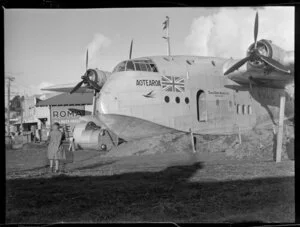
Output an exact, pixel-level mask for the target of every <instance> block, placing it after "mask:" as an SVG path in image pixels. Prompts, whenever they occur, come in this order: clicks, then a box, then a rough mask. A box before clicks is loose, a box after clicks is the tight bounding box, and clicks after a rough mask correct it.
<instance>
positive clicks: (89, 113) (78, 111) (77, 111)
mask: <svg viewBox="0 0 300 227" xmlns="http://www.w3.org/2000/svg"><path fill="white" fill-rule="evenodd" d="M68 110H70V111H71V112H73V113H76V114H78V115H81V116H86V115H91V114H92V112H91V111H88V110H80V109H76V108H69V109H68Z"/></svg>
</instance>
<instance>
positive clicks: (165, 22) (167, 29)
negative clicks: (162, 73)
mask: <svg viewBox="0 0 300 227" xmlns="http://www.w3.org/2000/svg"><path fill="white" fill-rule="evenodd" d="M163 25H164V27H163V30H165V29H166V33H167V36H164V37H163V38H164V39H166V40H167V42H168V46H167V51H168V56H171V48H170V37H169V26H170V18H169V17H168V16H166V20H165V21H164V23H163Z"/></svg>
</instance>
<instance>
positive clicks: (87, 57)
mask: <svg viewBox="0 0 300 227" xmlns="http://www.w3.org/2000/svg"><path fill="white" fill-rule="evenodd" d="M88 66H89V49H87V50H86V58H85V70H88Z"/></svg>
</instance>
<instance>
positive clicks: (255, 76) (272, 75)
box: [223, 59, 294, 88]
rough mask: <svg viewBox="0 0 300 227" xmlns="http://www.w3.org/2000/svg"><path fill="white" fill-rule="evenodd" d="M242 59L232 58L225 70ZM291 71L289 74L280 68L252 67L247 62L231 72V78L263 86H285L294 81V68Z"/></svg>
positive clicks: (239, 81) (243, 82)
mask: <svg viewBox="0 0 300 227" xmlns="http://www.w3.org/2000/svg"><path fill="white" fill-rule="evenodd" d="M239 61H240V60H233V59H230V60H228V61H227V62H225V64H224V66H223V70H224V72H226V71H227V69H229V68H230V67H231V66H233V65H234V64H236V63H237V62H239ZM290 69H291V73H289V74H287V73H284V72H281V71H278V70H274V69H272V68H269V69H268V70H266V69H263V68H254V67H252V68H250V67H247V64H244V65H242V66H240V67H239V68H238V69H237V70H235V71H233V72H231V73H230V74H229V75H227V76H228V78H229V79H231V80H233V81H234V82H236V83H238V84H241V85H250V84H253V85H257V86H262V87H272V88H285V87H286V86H287V85H288V84H290V83H292V82H293V81H294V69H293V67H290Z"/></svg>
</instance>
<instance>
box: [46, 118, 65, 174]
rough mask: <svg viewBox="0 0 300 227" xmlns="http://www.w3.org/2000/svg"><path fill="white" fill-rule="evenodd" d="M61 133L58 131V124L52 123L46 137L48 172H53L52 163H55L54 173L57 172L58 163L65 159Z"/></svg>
mask: <svg viewBox="0 0 300 227" xmlns="http://www.w3.org/2000/svg"><path fill="white" fill-rule="evenodd" d="M62 139H63V133H62V132H61V131H60V130H59V123H57V122H56V123H54V124H53V126H52V130H51V132H50V133H49V136H48V143H49V145H48V152H47V156H48V159H49V160H50V171H51V172H53V161H54V162H55V170H54V172H55V173H57V172H58V167H59V161H63V160H65V159H66V154H65V151H64V147H63V145H62Z"/></svg>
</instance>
